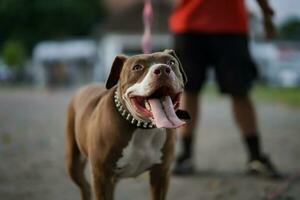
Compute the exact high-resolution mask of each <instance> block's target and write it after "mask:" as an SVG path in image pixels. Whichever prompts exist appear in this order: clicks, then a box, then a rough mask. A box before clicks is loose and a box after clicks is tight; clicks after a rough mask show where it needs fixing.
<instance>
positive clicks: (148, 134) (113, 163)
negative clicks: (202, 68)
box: [65, 50, 189, 200]
mask: <svg viewBox="0 0 300 200" xmlns="http://www.w3.org/2000/svg"><path fill="white" fill-rule="evenodd" d="M185 83H186V76H185V73H184V71H183V69H182V67H181V64H180V62H179V60H178V58H177V56H176V54H175V53H174V51H173V50H165V51H164V52H158V53H153V54H141V55H135V56H131V57H126V56H117V57H116V58H115V60H114V62H113V65H112V69H111V72H110V75H109V77H108V80H107V82H106V89H105V88H104V87H102V86H100V85H89V86H86V87H84V88H82V89H80V90H79V91H78V92H77V93H76V94H75V96H74V97H73V98H72V100H71V102H70V105H69V108H68V113H67V124H66V146H65V147H66V162H67V169H68V173H69V175H70V176H71V178H72V180H73V181H74V182H75V183H76V185H77V186H78V187H79V188H80V191H81V197H82V200H90V199H91V196H92V195H91V189H90V186H89V183H88V181H87V180H86V178H85V176H84V168H85V165H86V162H87V161H89V163H90V167H91V175H92V176H91V177H92V186H93V194H94V197H95V199H96V200H112V199H113V193H114V188H115V184H116V183H117V182H118V180H120V179H122V178H126V177H136V176H138V175H140V174H141V173H143V172H145V171H147V170H149V171H150V184H151V191H152V199H153V200H164V199H166V193H167V188H168V183H169V174H170V172H169V171H170V165H171V163H172V160H173V151H174V145H175V137H176V135H175V128H177V127H179V126H182V125H183V124H184V123H185V122H184V121H182V119H188V118H189V116H188V114H187V113H186V112H185V111H181V110H179V109H178V108H179V102H180V97H181V94H182V92H183V88H184V84H185ZM179 118H181V119H179Z"/></svg>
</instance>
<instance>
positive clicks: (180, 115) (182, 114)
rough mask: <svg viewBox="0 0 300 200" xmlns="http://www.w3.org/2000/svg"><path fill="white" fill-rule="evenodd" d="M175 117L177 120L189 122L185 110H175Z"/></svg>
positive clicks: (189, 118)
mask: <svg viewBox="0 0 300 200" xmlns="http://www.w3.org/2000/svg"><path fill="white" fill-rule="evenodd" d="M176 115H177V117H178V118H179V119H183V120H187V121H188V120H191V116H190V114H189V113H188V112H187V111H185V110H180V109H179V110H177V111H176Z"/></svg>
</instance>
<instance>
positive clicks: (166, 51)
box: [164, 49, 187, 84]
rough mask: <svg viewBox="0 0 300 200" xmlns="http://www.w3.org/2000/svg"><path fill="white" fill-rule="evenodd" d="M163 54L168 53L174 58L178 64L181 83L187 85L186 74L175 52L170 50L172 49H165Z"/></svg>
mask: <svg viewBox="0 0 300 200" xmlns="http://www.w3.org/2000/svg"><path fill="white" fill-rule="evenodd" d="M164 53H168V54H170V55H171V56H173V57H174V58H176V60H177V62H178V63H179V70H180V72H181V75H182V78H183V83H184V84H186V83H187V76H186V74H185V72H184V70H183V67H182V64H181V62H180V60H179V58H178V56H177V55H176V53H175V51H174V50H172V49H166V50H164Z"/></svg>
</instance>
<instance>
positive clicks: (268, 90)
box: [204, 84, 300, 107]
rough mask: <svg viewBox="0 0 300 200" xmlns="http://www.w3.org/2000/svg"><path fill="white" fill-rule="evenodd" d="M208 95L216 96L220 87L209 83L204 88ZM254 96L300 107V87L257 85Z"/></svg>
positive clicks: (256, 98) (258, 98)
mask: <svg viewBox="0 0 300 200" xmlns="http://www.w3.org/2000/svg"><path fill="white" fill-rule="evenodd" d="M204 93H205V95H206V96H209V97H215V96H217V95H218V89H217V87H216V86H215V85H209V86H207V87H206V88H205V89H204ZM251 94H252V97H253V98H254V99H255V100H258V101H265V102H273V103H281V104H285V105H288V106H293V107H300V87H295V88H284V87H270V86H265V85H260V84H258V85H256V86H255V87H254V88H253V90H252V92H251Z"/></svg>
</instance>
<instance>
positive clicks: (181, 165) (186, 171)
mask: <svg viewBox="0 0 300 200" xmlns="http://www.w3.org/2000/svg"><path fill="white" fill-rule="evenodd" d="M194 172H195V169H194V165H193V162H192V159H191V158H188V159H184V160H179V159H178V161H177V162H176V165H175V167H174V169H173V174H174V175H181V176H187V175H192V174H194Z"/></svg>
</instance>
